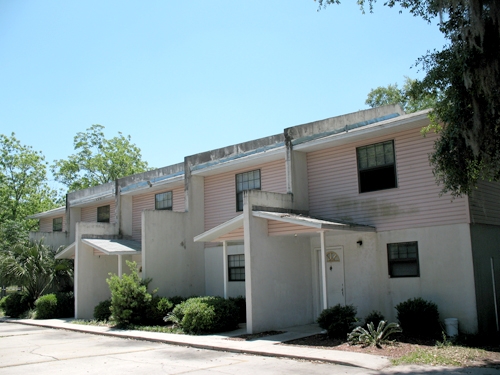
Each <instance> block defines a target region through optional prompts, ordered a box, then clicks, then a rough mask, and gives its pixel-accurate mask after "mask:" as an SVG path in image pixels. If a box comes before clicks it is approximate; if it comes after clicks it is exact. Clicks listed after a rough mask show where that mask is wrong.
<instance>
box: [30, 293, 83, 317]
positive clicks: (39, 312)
mask: <svg viewBox="0 0 500 375" xmlns="http://www.w3.org/2000/svg"><path fill="white" fill-rule="evenodd" d="M35 309H36V319H55V318H71V317H73V316H74V315H75V299H74V297H73V292H68V293H60V292H58V293H52V294H45V295H43V296H41V297H40V298H38V299H37V300H36V301H35Z"/></svg>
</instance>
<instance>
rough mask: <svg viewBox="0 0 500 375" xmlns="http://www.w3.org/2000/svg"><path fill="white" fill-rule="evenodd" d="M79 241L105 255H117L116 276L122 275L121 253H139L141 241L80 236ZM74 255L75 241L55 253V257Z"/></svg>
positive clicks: (61, 257) (70, 256) (70, 257)
mask: <svg viewBox="0 0 500 375" xmlns="http://www.w3.org/2000/svg"><path fill="white" fill-rule="evenodd" d="M81 241H82V242H83V243H84V244H86V245H89V246H91V247H92V248H94V249H95V250H97V251H99V252H101V253H103V254H105V255H117V256H118V276H121V275H122V255H137V254H140V253H141V243H140V242H137V241H132V240H118V239H105V238H82V239H81ZM74 257H75V242H73V243H72V244H71V245H69V246H68V247H67V248H65V249H64V250H63V251H61V252H60V253H58V254H57V255H56V259H72V258H74Z"/></svg>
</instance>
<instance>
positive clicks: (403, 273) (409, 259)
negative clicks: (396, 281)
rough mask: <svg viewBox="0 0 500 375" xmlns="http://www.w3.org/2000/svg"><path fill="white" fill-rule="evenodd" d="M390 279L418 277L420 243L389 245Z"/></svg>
mask: <svg viewBox="0 0 500 375" xmlns="http://www.w3.org/2000/svg"><path fill="white" fill-rule="evenodd" d="M387 258H388V260H389V276H390V277H418V276H420V268H419V265H418V243H417V242H400V243H389V244H387Z"/></svg>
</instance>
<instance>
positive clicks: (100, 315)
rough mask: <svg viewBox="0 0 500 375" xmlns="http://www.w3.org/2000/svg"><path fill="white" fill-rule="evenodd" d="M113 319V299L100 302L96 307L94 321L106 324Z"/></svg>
mask: <svg viewBox="0 0 500 375" xmlns="http://www.w3.org/2000/svg"><path fill="white" fill-rule="evenodd" d="M110 318H111V299H106V300H104V301H101V302H99V303H98V304H97V305H96V307H94V319H95V320H97V321H99V322H106V321H108V320H109V319H110Z"/></svg>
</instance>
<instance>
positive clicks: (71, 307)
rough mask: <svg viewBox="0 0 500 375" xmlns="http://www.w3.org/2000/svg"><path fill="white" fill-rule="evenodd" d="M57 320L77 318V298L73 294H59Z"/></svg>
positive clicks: (57, 294)
mask: <svg viewBox="0 0 500 375" xmlns="http://www.w3.org/2000/svg"><path fill="white" fill-rule="evenodd" d="M56 297H57V313H56V316H55V317H56V318H73V317H74V316H75V296H74V294H73V292H57V293H56Z"/></svg>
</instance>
